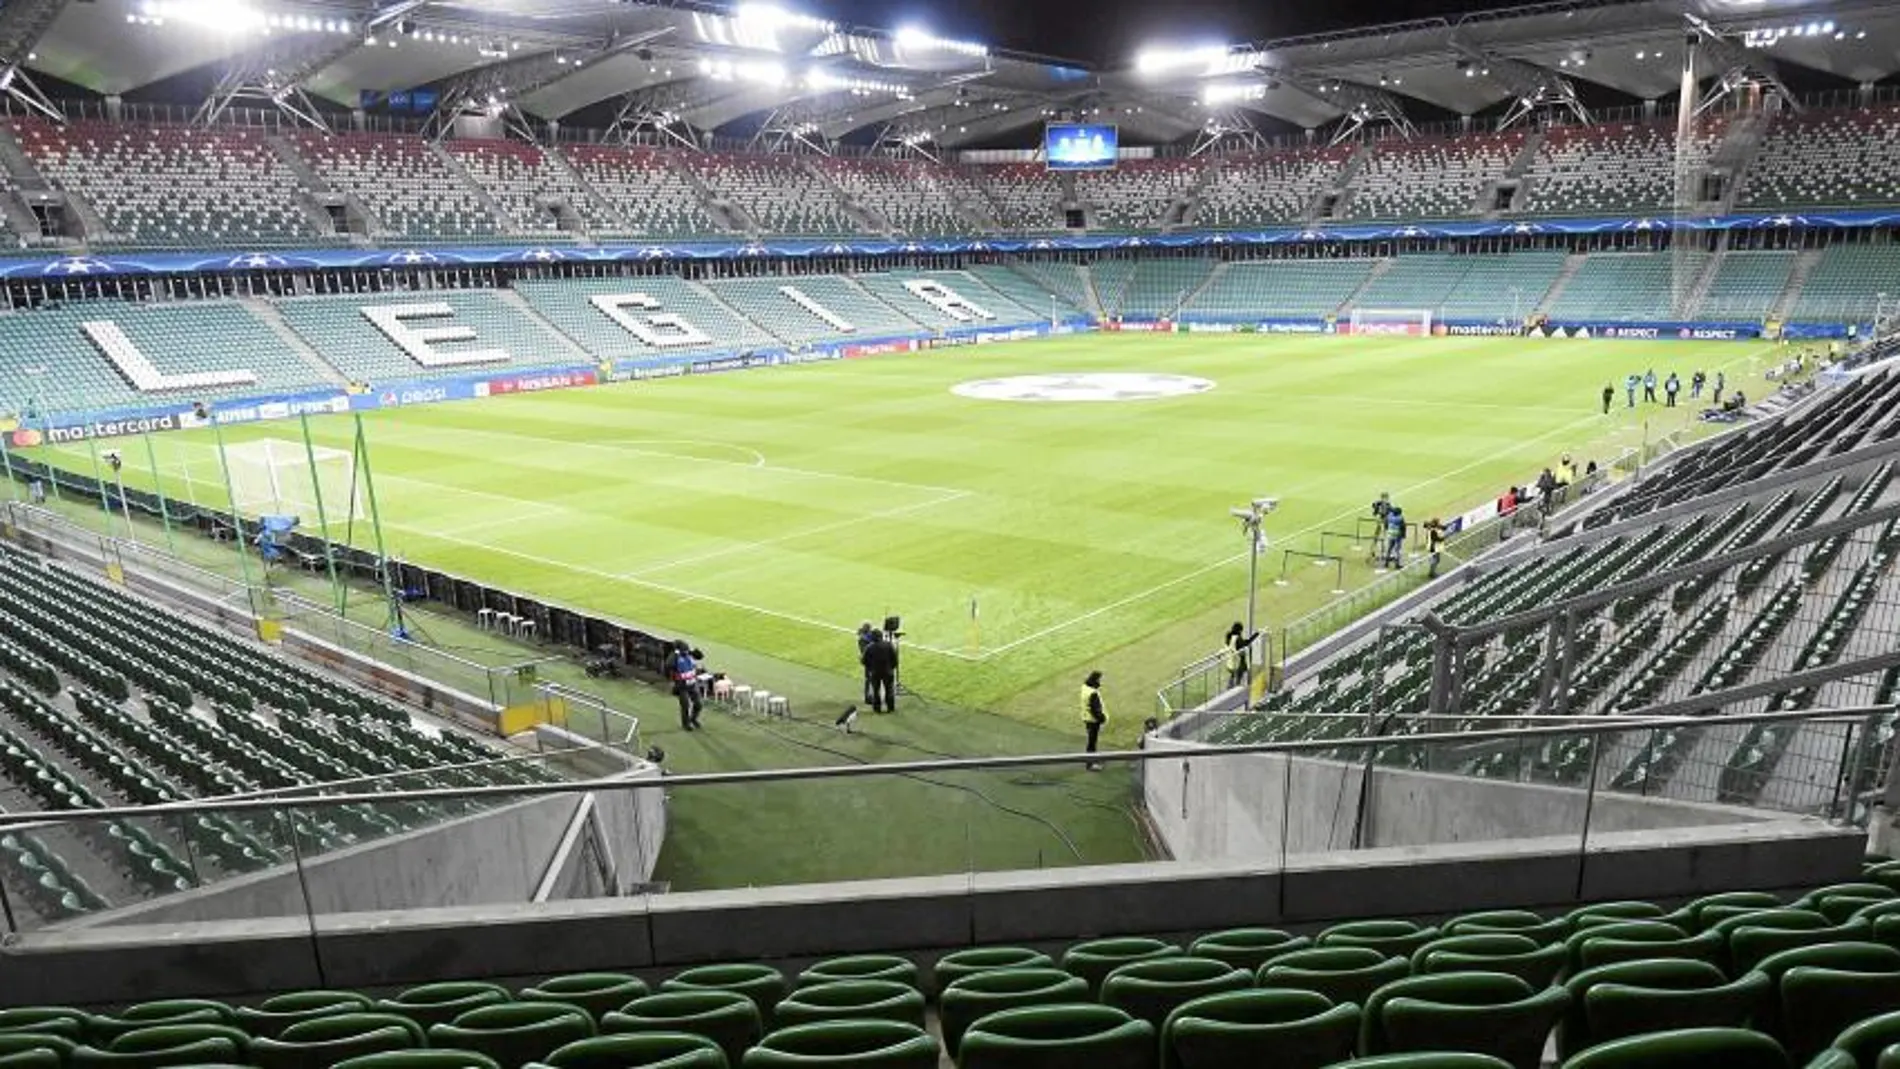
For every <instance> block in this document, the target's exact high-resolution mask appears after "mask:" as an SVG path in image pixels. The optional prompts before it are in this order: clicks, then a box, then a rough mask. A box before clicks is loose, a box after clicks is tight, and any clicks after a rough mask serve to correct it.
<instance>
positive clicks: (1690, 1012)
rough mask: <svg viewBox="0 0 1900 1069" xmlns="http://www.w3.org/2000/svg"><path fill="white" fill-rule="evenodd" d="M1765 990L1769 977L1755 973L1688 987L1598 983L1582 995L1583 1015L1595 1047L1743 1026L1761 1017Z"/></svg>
mask: <svg viewBox="0 0 1900 1069" xmlns="http://www.w3.org/2000/svg"><path fill="white" fill-rule="evenodd" d="M1684 964H1694V965H1702V964H1706V962H1685V963H1684ZM1769 991H1770V985H1769V983H1768V977H1767V976H1765V975H1763V974H1762V973H1758V972H1748V973H1743V974H1742V975H1741V976H1740V977H1738V978H1737V979H1735V980H1732V981H1730V982H1728V983H1722V984H1715V985H1711V986H1707V987H1701V988H1689V989H1670V988H1655V987H1642V986H1632V985H1627V984H1618V983H1600V984H1596V985H1594V986H1592V987H1591V988H1590V989H1589V991H1588V992H1586V993H1585V995H1584V996H1583V999H1584V1009H1583V1012H1584V1019H1585V1020H1586V1021H1587V1022H1588V1028H1587V1034H1588V1036H1589V1039H1590V1042H1593V1043H1601V1042H1604V1041H1606V1040H1612V1039H1621V1038H1623V1037H1625V1036H1634V1035H1642V1034H1644V1033H1648V1032H1667V1031H1677V1030H1681V1029H1685V1028H1745V1027H1747V1026H1748V1025H1749V1024H1751V1023H1752V1022H1753V1021H1754V1020H1755V1018H1756V1017H1757V1016H1759V1015H1760V1014H1761V1011H1762V1007H1763V1006H1764V1005H1766V1004H1767V1001H1768V997H1769Z"/></svg>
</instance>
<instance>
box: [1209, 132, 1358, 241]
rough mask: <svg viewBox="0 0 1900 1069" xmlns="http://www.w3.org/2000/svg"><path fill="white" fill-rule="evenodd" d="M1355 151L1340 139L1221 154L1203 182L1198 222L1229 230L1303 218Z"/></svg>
mask: <svg viewBox="0 0 1900 1069" xmlns="http://www.w3.org/2000/svg"><path fill="white" fill-rule="evenodd" d="M1352 154H1353V148H1352V146H1350V145H1340V146H1336V147H1333V148H1315V149H1301V150H1298V151H1293V152H1284V153H1275V154H1273V155H1265V156H1225V157H1221V158H1219V159H1218V160H1215V161H1214V162H1212V163H1210V164H1209V166H1210V167H1211V168H1212V170H1213V173H1212V174H1210V175H1209V176H1208V179H1207V182H1206V184H1205V185H1204V186H1202V188H1201V196H1200V201H1199V206H1198V207H1197V208H1196V210H1195V213H1194V225H1195V226H1198V227H1202V228H1205V229H1219V230H1224V229H1228V228H1245V227H1255V226H1274V225H1278V224H1282V223H1296V222H1301V221H1304V220H1306V219H1308V218H1310V217H1311V216H1312V213H1313V209H1314V207H1315V206H1316V205H1317V203H1318V201H1319V198H1320V195H1321V194H1323V193H1326V192H1328V191H1330V190H1331V189H1332V188H1333V187H1334V186H1335V184H1336V183H1337V182H1338V181H1339V176H1340V169H1341V168H1342V167H1343V166H1344V165H1345V163H1346V161H1347V160H1349V159H1351V158H1352Z"/></svg>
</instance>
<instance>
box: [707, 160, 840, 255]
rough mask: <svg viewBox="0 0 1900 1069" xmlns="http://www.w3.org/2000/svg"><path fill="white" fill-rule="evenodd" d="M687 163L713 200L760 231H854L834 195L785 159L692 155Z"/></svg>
mask: <svg viewBox="0 0 1900 1069" xmlns="http://www.w3.org/2000/svg"><path fill="white" fill-rule="evenodd" d="M688 162H689V164H690V165H691V167H692V168H693V171H694V173H696V174H698V175H699V177H700V180H701V181H703V182H705V183H706V185H707V186H709V187H711V189H712V190H713V192H714V194H715V196H717V197H720V198H723V199H725V200H728V201H730V202H732V204H733V205H734V206H736V207H737V208H738V209H739V210H740V211H742V212H744V213H745V214H746V216H747V217H748V218H750V219H751V220H752V222H753V223H754V224H756V225H757V226H758V228H759V230H760V232H762V233H767V234H803V235H809V236H819V237H824V236H834V235H842V234H853V233H857V232H858V230H859V228H858V226H857V225H856V224H855V223H853V222H852V221H851V218H850V216H848V215H847V214H846V213H845V210H844V205H843V204H842V203H841V202H840V200H839V197H838V191H837V190H836V189H835V188H833V186H832V185H831V184H830V183H829V182H827V181H825V180H824V179H823V178H821V177H819V176H818V175H817V174H815V173H813V172H812V171H810V170H807V169H806V168H807V164H806V163H805V162H804V161H803V160H800V159H797V158H795V157H788V156H695V157H691V158H690V159H689V161H688Z"/></svg>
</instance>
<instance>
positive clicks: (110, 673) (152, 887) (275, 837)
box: [0, 505, 556, 926]
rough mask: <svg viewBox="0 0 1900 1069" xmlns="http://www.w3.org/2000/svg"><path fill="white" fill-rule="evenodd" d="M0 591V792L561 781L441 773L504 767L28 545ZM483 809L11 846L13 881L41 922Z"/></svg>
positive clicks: (157, 792) (162, 823)
mask: <svg viewBox="0 0 1900 1069" xmlns="http://www.w3.org/2000/svg"><path fill="white" fill-rule="evenodd" d="M180 507H181V508H182V507H184V506H182V505H181V506H180ZM0 591H4V593H5V597H0V669H4V670H0V780H4V782H5V784H6V785H7V787H8V790H9V793H10V794H12V793H17V794H18V795H20V796H24V797H25V798H27V799H30V800H31V803H32V804H33V805H35V806H36V807H38V808H41V809H45V810H79V809H97V808H104V807H111V806H127V805H152V804H159V803H164V802H175V801H182V800H187V799H192V798H208V797H216V796H219V795H230V794H238V793H244V792H252V791H258V790H267V789H278V788H286V787H296V786H302V785H309V784H314V783H319V782H332V781H339V780H352V779H357V778H359V777H366V776H391V777H394V778H392V779H391V780H390V781H389V782H388V783H387V784H386V785H385V787H384V788H380V789H387V788H389V787H397V786H402V787H409V788H415V787H420V786H424V785H433V786H473V785H479V784H507V783H541V782H550V781H552V780H553V779H554V778H556V777H554V776H553V774H551V773H549V772H547V771H546V770H544V769H541V768H539V767H536V766H534V765H532V764H529V763H512V764H506V765H491V766H488V767H484V768H477V769H473V770H471V769H467V768H460V769H457V770H453V771H449V770H443V766H448V765H458V766H461V765H469V764H472V763H475V762H479V761H482V760H484V759H489V758H494V757H499V756H501V755H500V754H499V753H497V752H495V751H491V750H489V749H488V748H487V747H485V746H483V745H481V744H480V743H477V742H475V741H473V740H472V739H469V738H467V737H464V736H460V735H456V734H453V733H451V732H448V731H446V730H442V729H437V728H428V729H424V728H422V727H420V726H418V725H417V724H416V723H414V722H413V721H412V720H411V718H410V716H409V714H408V713H407V712H405V711H404V710H402V709H401V708H400V707H398V706H395V705H392V704H390V703H388V702H385V701H383V700H381V699H378V698H372V697H369V696H366V695H363V694H360V693H358V692H356V691H354V690H351V689H350V688H348V687H345V686H343V685H341V684H339V683H337V682H334V681H332V680H330V679H327V678H325V677H323V676H321V675H318V674H317V673H315V672H312V671H310V670H309V669H306V668H303V667H300V666H298V665H296V664H293V663H291V662H289V661H286V660H282V659H280V658H278V657H276V656H274V655H272V654H270V653H267V652H265V651H264V650H263V649H262V648H261V647H256V646H253V645H249V644H246V643H243V642H240V641H237V640H234V639H232V638H229V637H227V636H225V635H224V634H222V633H220V632H217V631H214V630H211V629H208V628H204V627H201V626H199V625H197V624H195V623H192V622H189V621H186V620H184V619H182V618H178V617H176V616H172V615H170V614H167V613H164V612H163V610H160V609H158V608H157V607H155V606H154V605H153V604H151V603H149V602H146V601H143V600H139V599H136V598H133V597H131V596H129V595H127V594H125V593H123V592H122V591H120V590H119V589H117V588H114V587H109V586H105V585H102V584H100V583H97V582H94V581H93V580H91V579H89V578H81V577H80V576H79V575H77V574H75V573H73V572H70V571H67V570H65V569H63V568H60V567H57V566H52V565H50V564H49V563H48V562H47V561H45V560H43V559H41V558H38V557H34V556H31V555H28V554H26V553H22V552H20V551H18V550H14V549H11V548H7V547H0ZM161 618H162V619H163V621H164V623H163V626H155V619H161ZM472 808H474V807H472V806H470V805H469V804H467V803H464V802H447V803H419V802H400V803H394V804H390V805H378V806H375V807H369V806H361V805H357V806H345V807H337V808H332V809H325V810H310V811H308V812H307V813H302V814H299V815H298V816H297V817H296V818H295V820H294V821H293V822H292V824H291V825H283V824H280V823H279V822H278V820H277V818H276V817H274V816H269V815H262V816H258V817H251V816H240V817H225V816H213V815H194V816H191V817H186V818H179V819H174V820H162V819H151V820H136V819H135V820H124V819H120V820H112V821H99V822H95V823H90V824H83V825H69V826H63V827H58V828H50V829H46V830H44V831H42V832H39V833H26V834H8V835H6V836H0V847H3V848H4V851H3V852H4V858H0V881H4V883H5V884H6V886H7V889H8V891H9V896H10V900H11V902H12V903H13V904H14V908H15V909H16V910H18V909H19V908H20V907H21V904H22V903H24V904H26V906H27V907H28V908H29V909H30V910H31V912H32V914H33V918H31V919H32V920H34V921H36V922H37V923H51V922H56V921H61V920H68V919H71V918H74V917H79V916H83V915H87V914H95V913H103V912H106V911H109V910H112V909H114V908H119V907H125V906H128V905H132V904H135V903H138V902H141V901H145V900H149V899H151V898H154V897H157V896H161V895H167V894H173V893H177V892H182V891H189V890H192V889H194V888H199V887H203V886H206V885H209V884H212V883H214V882H216V881H218V880H221V879H225V878H228V877H230V876H235V875H240V874H244V873H252V872H260V871H263V870H265V869H269V868H271V867H272V866H277V865H282V864H285V863H287V862H289V861H291V860H292V859H293V857H295V856H300V855H301V856H308V855H313V854H320V853H326V852H330V851H334V850H339V849H343V848H345V847H349V846H353V845H357V844H361V843H364V842H367V841H369V840H373V839H376V838H380V837H383V836H387V835H392V834H398V833H401V832H404V831H408V830H412V829H414V828H417V827H420V826H422V825H425V824H428V823H431V822H433V821H439V820H441V819H444V818H445V817H447V816H452V815H456V814H459V813H466V812H469V811H471V809H472ZM293 826H294V832H292V831H291V828H292V827H293ZM290 834H294V835H295V836H296V839H297V842H296V843H294V844H293V843H292V842H291V841H290V838H289V836H290ZM18 919H21V918H18V917H17V916H16V920H18ZM37 923H36V924H35V926H37Z"/></svg>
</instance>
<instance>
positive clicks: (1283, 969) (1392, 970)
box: [1254, 947, 1412, 1004]
mask: <svg viewBox="0 0 1900 1069" xmlns="http://www.w3.org/2000/svg"><path fill="white" fill-rule="evenodd" d="M1411 971H1412V965H1411V963H1410V962H1408V961H1406V960H1405V959H1404V958H1397V957H1387V956H1385V955H1384V954H1381V953H1380V952H1378V951H1376V950H1373V949H1372V948H1370V947H1314V948H1313V949H1311V950H1296V951H1294V952H1293V953H1291V954H1287V955H1284V956H1282V957H1279V958H1275V959H1274V960H1273V961H1270V962H1268V963H1267V964H1266V965H1264V966H1262V967H1261V969H1260V972H1259V974H1258V975H1257V976H1255V977H1254V981H1255V983H1257V984H1258V985H1259V986H1261V987H1270V988H1288V987H1291V988H1297V989H1299V990H1302V991H1317V992H1318V993H1320V994H1322V995H1325V996H1326V997H1327V998H1329V999H1332V1000H1333V1001H1334V1002H1353V1003H1361V1004H1363V1003H1364V1002H1365V1001H1366V999H1367V998H1368V997H1370V996H1371V995H1372V993H1373V992H1374V991H1376V990H1378V989H1379V988H1381V987H1383V986H1385V985H1386V984H1389V983H1391V982H1392V981H1394V980H1397V979H1400V978H1401V977H1404V976H1406V975H1408V974H1410V973H1411Z"/></svg>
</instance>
